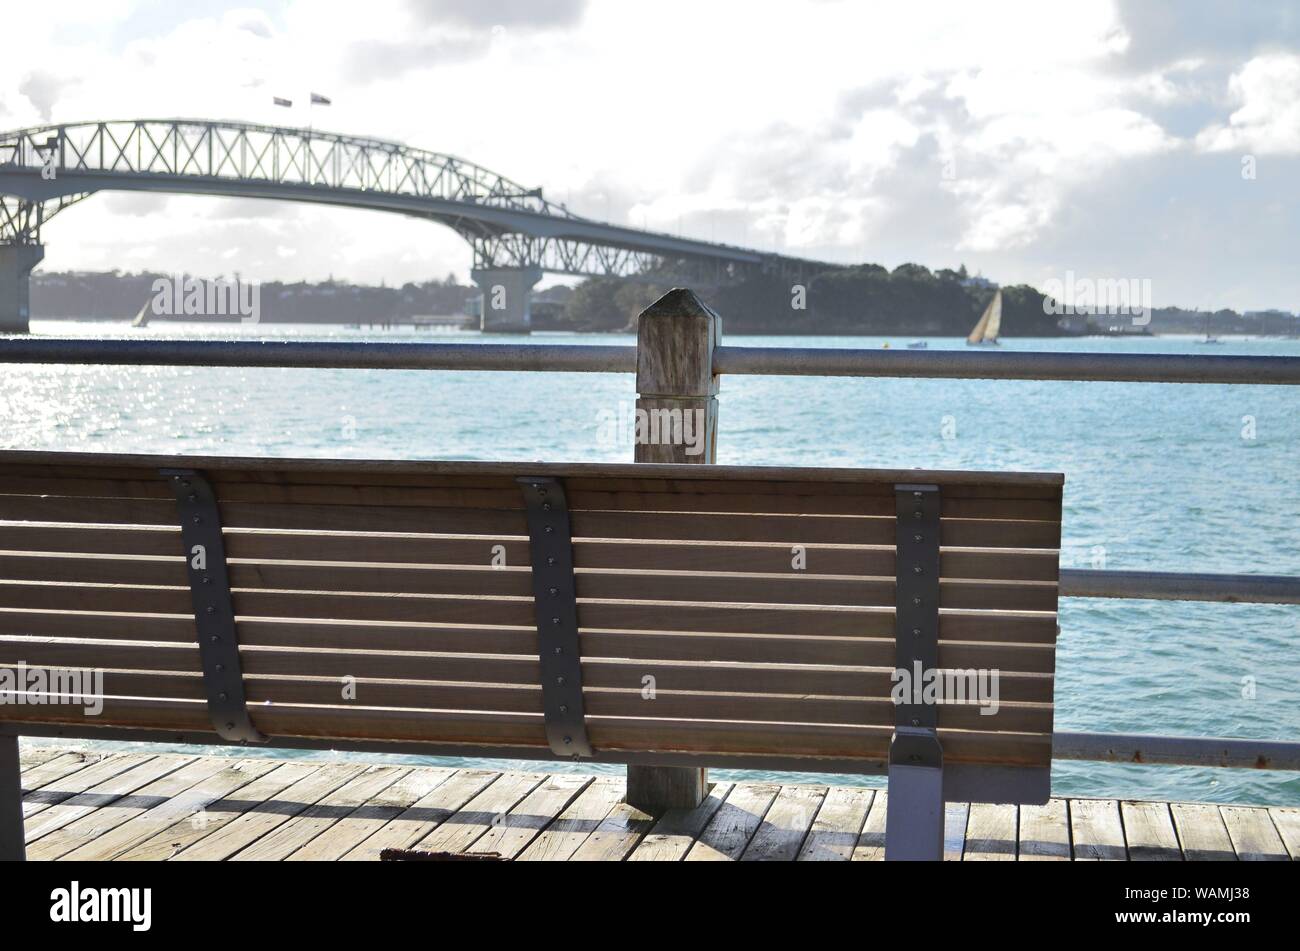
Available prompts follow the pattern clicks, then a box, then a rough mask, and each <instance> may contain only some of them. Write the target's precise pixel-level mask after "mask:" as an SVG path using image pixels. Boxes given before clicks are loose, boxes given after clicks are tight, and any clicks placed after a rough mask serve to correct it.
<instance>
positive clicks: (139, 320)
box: [131, 298, 153, 327]
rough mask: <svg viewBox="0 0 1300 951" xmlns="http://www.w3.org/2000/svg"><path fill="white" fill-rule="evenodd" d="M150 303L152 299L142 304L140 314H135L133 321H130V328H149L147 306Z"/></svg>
mask: <svg viewBox="0 0 1300 951" xmlns="http://www.w3.org/2000/svg"><path fill="white" fill-rule="evenodd" d="M152 303H153V298H150V299H149V300H147V301H145V302H144V306H143V307H141V308H140V313H138V314H136V315H135V320H133V321H131V326H132V327H148V326H149V305H150V304H152Z"/></svg>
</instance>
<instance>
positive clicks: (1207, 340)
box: [1196, 310, 1219, 344]
mask: <svg viewBox="0 0 1300 951" xmlns="http://www.w3.org/2000/svg"><path fill="white" fill-rule="evenodd" d="M1210 316H1211V315H1210V312H1209V311H1208V310H1207V311H1206V312H1205V339H1204V340H1198V341H1196V342H1197V343H1210V344H1214V343H1218V342H1219V338H1218V337H1216V336H1214V335H1213V334H1211V333H1210Z"/></svg>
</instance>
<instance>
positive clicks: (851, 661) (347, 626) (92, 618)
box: [0, 608, 1055, 701]
mask: <svg viewBox="0 0 1300 951" xmlns="http://www.w3.org/2000/svg"><path fill="white" fill-rule="evenodd" d="M0 636H23V637H54V638H81V639H87V640H108V641H114V640H129V641H157V642H163V643H170V644H190V643H193V641H194V638H195V631H194V623H193V621H191V620H190V619H189V618H182V617H158V616H145V615H127V614H114V613H104V612H87V613H77V614H61V613H56V612H50V611H34V610H31V609H17V608H10V609H0ZM239 639H240V643H241V644H242V645H244V646H246V647H282V648H311V649H317V650H346V651H357V650H363V651H371V652H375V651H378V652H384V651H404V652H415V653H419V652H423V653H442V654H506V655H521V656H536V654H537V636H536V633H535V632H534V631H532V630H531V629H523V628H490V627H483V628H476V627H433V626H427V625H394V624H386V623H382V622H370V623H367V622H359V623H347V622H342V623H340V622H330V621H320V622H304V621H285V620H280V619H248V620H242V621H240V622H239ZM580 639H581V643H582V653H583V657H585V658H591V659H611V660H615V659H625V660H658V661H695V662H710V663H713V662H728V663H735V664H773V663H777V664H817V665H822V666H840V667H882V668H889V669H892V668H893V666H894V643H893V640H892V639H885V638H858V637H816V636H813V637H807V636H801V635H744V634H693V633H689V632H671V633H659V632H632V631H583V632H581V633H580ZM939 664H940V667H941V669H952V670H966V669H972V668H973V669H976V670H978V669H988V670H998V671H1000V672H1001V675H1002V687H1003V688H1004V689H1003V691H1002V693H1001V697H1002V699H1004V700H1007V701H1016V700H1036V699H1039V698H1040V696H1039V695H1038V694H1035V695H1033V696H1032V697H1031V696H1027V695H1026V694H1024V693H1023V691H1021V692H1017V691H1018V690H1019V688H1018V687H1017V685H1016V682H1015V680H1014V678H1013V676H1012V675H1015V674H1018V673H1027V674H1051V673H1052V672H1053V670H1054V669H1055V648H1054V647H1053V646H1052V645H1049V644H997V643H992V644H990V643H981V642H970V643H966V642H960V641H957V642H954V641H941V642H940V645H939ZM98 666H103V665H102V664H100V665H98ZM354 676H356V675H355V674H354ZM399 676H400V675H399ZM507 682H513V681H507ZM1007 688H1009V689H1007ZM1047 695H1048V696H1050V693H1049V694H1047Z"/></svg>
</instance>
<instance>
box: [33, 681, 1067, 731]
mask: <svg viewBox="0 0 1300 951" xmlns="http://www.w3.org/2000/svg"><path fill="white" fill-rule="evenodd" d="M39 672H44V673H46V674H49V675H51V676H52V675H53V674H54V672H53V671H51V670H50V669H49V668H44V669H33V670H29V674H36V673H39ZM51 682H53V681H51ZM87 683H88V684H89V682H87ZM101 685H102V691H99V692H97V693H95V694H94V695H95V696H105V697H107V696H117V697H151V698H158V699H173V700H201V701H205V700H206V696H207V695H206V691H205V689H204V686H203V679H202V677H200V676H198V675H189V676H187V675H184V674H151V673H142V672H137V671H108V672H107V673H104V674H103V676H102V681H101ZM244 692H245V696H246V698H247V701H248V703H249V705H250V707H251V708H253V709H254V712H256V707H257V706H258V705H264V704H283V703H292V704H309V705H312V706H319V707H343V708H353V707H370V708H375V707H382V708H388V709H410V710H459V711H472V710H473V711H483V712H488V713H541V712H542V691H541V687H539V686H532V687H530V686H509V685H501V684H454V683H412V682H406V681H349V682H348V683H347V685H346V695H345V689H344V684H342V683H341V682H340V681H337V680H319V679H316V680H306V679H286V678H259V677H248V678H245V681H244ZM61 699H65V700H66V699H68V698H67V697H63V698H61ZM583 703H584V706H585V708H586V713H587V715H588V716H595V717H641V718H647V719H658V718H669V719H683V720H725V721H733V722H750V723H772V724H777V725H779V724H787V723H836V724H846V725H858V726H889V725H891V724H893V722H894V719H895V708H894V705H893V703H892V702H891V701H890V700H888V699H885V698H875V699H857V698H844V697H808V696H771V695H762V694H716V693H669V692H666V691H665V692H660V693H657V694H656V695H655V697H654V698H653V699H646V698H645V696H644V694H643V692H642V691H639V690H599V689H594V688H589V689H587V690H586V691H584V696H583ZM990 709H993V708H990ZM939 725H940V726H941V727H944V728H947V729H954V730H983V731H991V730H998V731H1007V732H1015V733H1043V734H1046V733H1050V732H1051V728H1052V709H1051V706H1050V705H1047V704H1023V703H1000V704H999V705H998V706H997V708H996V711H995V712H992V713H984V712H982V708H981V707H980V705H979V704H978V703H974V702H971V703H965V704H948V705H944V706H941V707H940V708H939Z"/></svg>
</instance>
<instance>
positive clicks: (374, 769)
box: [230, 766, 407, 862]
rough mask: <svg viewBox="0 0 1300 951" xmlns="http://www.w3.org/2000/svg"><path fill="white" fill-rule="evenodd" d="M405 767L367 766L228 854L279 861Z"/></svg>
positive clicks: (241, 858) (361, 803)
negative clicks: (304, 807)
mask: <svg viewBox="0 0 1300 951" xmlns="http://www.w3.org/2000/svg"><path fill="white" fill-rule="evenodd" d="M406 772H407V770H406V769H405V768H403V767H400V766H370V767H368V768H366V769H364V770H363V771H362V772H361V773H360V775H358V776H356V777H354V778H352V779H350V780H349V781H348V782H346V783H344V784H343V785H342V786H340V787H339V788H338V789H336V790H334V791H333V792H331V793H330V794H329V795H327V796H325V797H324V798H323V799H321V800H320V801H319V802H317V803H315V804H314V805H312V806H309V807H308V808H307V809H304V810H303V811H302V812H300V813H298V815H296V816H294V817H293V818H291V819H289V820H288V821H287V822H284V823H282V824H281V825H279V826H278V827H277V828H275V829H273V830H272V831H270V832H268V833H267V834H265V835H262V836H260V837H258V839H257V840H256V841H254V842H252V843H250V844H249V845H248V846H247V847H246V848H244V849H241V850H240V851H238V852H236V853H235V854H234V855H232V856H231V857H230V859H231V861H234V862H256V861H272V862H275V861H282V860H284V859H286V858H288V857H289V856H290V855H292V854H293V853H294V852H296V851H298V850H299V849H300V848H302V847H303V846H305V845H307V844H308V843H309V842H311V840H312V839H314V838H316V836H318V835H320V834H321V833H323V832H325V831H326V830H327V829H329V827H330V826H332V825H333V824H334V823H335V822H337V821H338V820H339V819H341V818H342V817H343V816H345V815H347V814H348V813H350V812H352V811H353V810H355V809H358V808H360V807H362V806H364V805H365V804H366V803H368V802H369V801H370V800H371V799H373V798H374V797H375V796H377V795H379V794H380V793H381V792H383V791H384V790H385V789H387V788H388V787H389V786H391V785H392V784H393V783H395V782H397V780H399V779H401V778H402V776H404V775H405V774H406Z"/></svg>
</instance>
